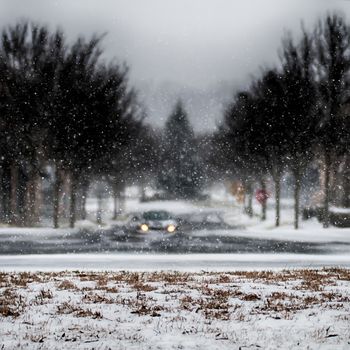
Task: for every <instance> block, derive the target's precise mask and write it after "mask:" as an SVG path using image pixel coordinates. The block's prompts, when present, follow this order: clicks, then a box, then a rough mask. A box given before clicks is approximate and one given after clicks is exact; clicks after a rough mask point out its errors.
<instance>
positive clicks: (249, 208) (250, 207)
mask: <svg viewBox="0 0 350 350" xmlns="http://www.w3.org/2000/svg"><path fill="white" fill-rule="evenodd" d="M246 188H247V194H248V196H247V198H248V203H247V206H246V209H245V211H246V213H247V214H248V216H249V217H251V218H252V217H253V214H254V213H253V183H252V180H250V179H248V180H247V181H246Z"/></svg>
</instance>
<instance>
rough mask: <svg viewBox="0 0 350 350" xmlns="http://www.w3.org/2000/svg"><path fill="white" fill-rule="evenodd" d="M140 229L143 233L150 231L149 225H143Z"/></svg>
mask: <svg viewBox="0 0 350 350" xmlns="http://www.w3.org/2000/svg"><path fill="white" fill-rule="evenodd" d="M140 229H141V231H143V232H147V231H148V225H146V224H142V225H141V226H140Z"/></svg>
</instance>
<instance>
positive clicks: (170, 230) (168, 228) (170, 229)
mask: <svg viewBox="0 0 350 350" xmlns="http://www.w3.org/2000/svg"><path fill="white" fill-rule="evenodd" d="M175 230H176V227H175V225H173V224H171V225H168V227H167V231H168V232H169V233H173V232H174V231H175Z"/></svg>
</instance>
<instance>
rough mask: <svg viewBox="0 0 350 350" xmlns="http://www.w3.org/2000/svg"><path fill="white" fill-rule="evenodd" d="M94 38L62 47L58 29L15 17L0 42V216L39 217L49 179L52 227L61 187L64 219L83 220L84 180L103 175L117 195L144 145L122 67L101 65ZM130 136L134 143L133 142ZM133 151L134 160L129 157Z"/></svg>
mask: <svg viewBox="0 0 350 350" xmlns="http://www.w3.org/2000/svg"><path fill="white" fill-rule="evenodd" d="M100 42H101V37H92V38H91V39H89V40H86V39H84V38H82V37H80V38H78V39H77V40H76V41H74V42H73V43H70V44H68V42H67V40H66V39H65V36H64V34H63V32H61V31H59V30H57V31H55V32H53V33H51V32H50V31H49V30H48V29H47V28H46V27H45V26H41V25H37V24H35V23H26V22H21V23H19V24H16V25H14V26H10V27H8V28H6V29H4V30H3V31H2V34H1V42H0V135H1V137H0V153H1V158H0V170H1V172H0V187H1V188H0V196H1V205H0V216H1V220H2V221H3V222H7V223H11V224H16V225H30V224H34V223H36V222H37V221H38V220H39V216H40V212H39V209H40V203H41V202H42V200H43V198H42V194H43V191H42V188H41V187H42V183H43V180H45V179H50V181H51V187H50V188H49V191H48V193H49V195H50V198H51V208H52V217H53V224H54V226H55V227H57V226H58V223H59V213H60V205H61V202H62V195H63V194H64V189H67V188H68V192H69V198H70V202H69V203H70V204H69V221H70V226H72V227H73V226H74V222H75V220H76V216H77V214H76V213H78V215H79V217H80V218H84V217H85V215H86V214H85V200H86V195H87V190H88V186H89V183H90V181H91V180H93V179H94V178H96V177H98V178H100V177H101V176H103V177H104V178H106V179H107V180H108V181H109V182H110V183H111V187H112V188H113V190H114V192H115V196H118V193H119V192H120V188H121V187H122V186H123V180H124V179H125V177H126V176H132V175H133V174H134V173H135V171H134V170H135V168H137V167H144V166H145V164H148V162H147V163H146V162H144V160H143V156H144V154H145V152H148V151H149V149H151V148H152V145H151V143H152V140H151V139H150V136H149V135H150V132H149V130H148V129H147V128H146V127H145V126H144V125H143V122H142V119H143V112H142V109H141V108H140V106H139V104H138V102H137V98H136V95H135V92H134V90H133V89H132V88H131V87H130V86H129V83H128V69H127V67H126V66H125V65H119V64H117V63H114V62H111V63H105V62H104V61H103V60H102V59H101V58H100V56H101V54H102V50H101V48H100ZM136 139H137V140H138V142H137V144H135V140H136ZM135 154H138V157H137V159H136V160H135V159H134V158H133V157H134V155H135Z"/></svg>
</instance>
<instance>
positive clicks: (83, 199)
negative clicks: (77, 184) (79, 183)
mask: <svg viewBox="0 0 350 350" xmlns="http://www.w3.org/2000/svg"><path fill="white" fill-rule="evenodd" d="M87 191H88V186H87V185H86V184H84V185H83V193H82V197H81V219H82V220H86V198H87Z"/></svg>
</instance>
